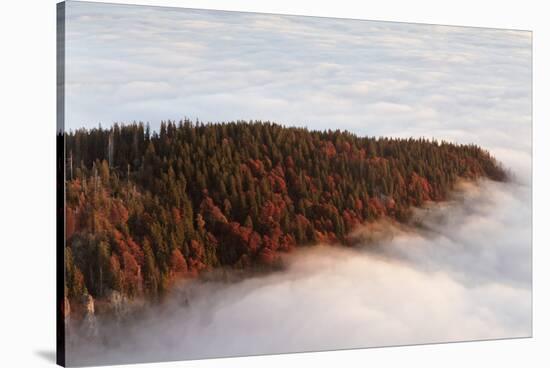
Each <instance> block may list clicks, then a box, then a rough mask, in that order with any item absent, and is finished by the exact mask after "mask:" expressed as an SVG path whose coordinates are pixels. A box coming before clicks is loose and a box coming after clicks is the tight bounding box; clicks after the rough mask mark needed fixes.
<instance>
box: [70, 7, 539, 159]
mask: <svg viewBox="0 0 550 368" xmlns="http://www.w3.org/2000/svg"><path fill="white" fill-rule="evenodd" d="M67 17H68V21H67V24H66V30H67V39H66V44H67V48H66V82H67V85H66V97H67V112H66V120H67V128H68V129H74V128H77V127H81V126H87V127H93V126H97V125H98V124H99V123H101V124H102V125H103V126H108V125H110V124H112V123H113V122H115V121H118V122H131V121H134V120H136V121H144V122H150V123H151V125H152V126H153V127H155V126H158V124H159V122H160V121H161V120H167V119H172V120H179V119H181V118H183V117H189V118H191V119H196V118H198V119H200V120H203V121H228V120H237V119H244V120H250V119H253V120H254V119H262V120H271V121H276V122H279V123H282V124H286V125H300V126H307V127H309V128H312V129H329V128H332V129H336V128H339V129H348V130H350V131H352V132H355V133H357V134H360V135H370V136H379V135H391V136H400V137H409V136H416V137H418V136H426V137H435V138H438V139H447V140H452V141H457V142H461V143H476V144H479V145H482V146H483V147H486V148H488V149H491V150H494V149H499V150H519V151H522V152H524V153H530V149H531V124H530V122H531V33H530V32H525V31H510V30H496V29H479V28H466V27H448V26H436V25H418V24H406V23H392V22H378V21H376V22H375V21H360V20H345V19H330V18H316V17H301V16H277V15H263V14H253V13H237V12H214V11H201V10H188V9H177V8H162V7H141V6H126V5H112V4H92V3H78V2H69V3H68V5H67ZM505 159H506V158H505Z"/></svg>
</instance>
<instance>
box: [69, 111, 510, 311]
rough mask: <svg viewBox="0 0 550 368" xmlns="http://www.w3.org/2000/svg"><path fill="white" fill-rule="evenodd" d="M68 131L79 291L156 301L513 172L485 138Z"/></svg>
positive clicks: (226, 129) (170, 126)
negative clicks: (464, 183) (463, 183)
mask: <svg viewBox="0 0 550 368" xmlns="http://www.w3.org/2000/svg"><path fill="white" fill-rule="evenodd" d="M65 139H66V163H67V167H66V178H67V183H66V184H67V188H66V190H67V191H66V196H67V205H66V237H67V244H66V245H67V248H66V293H67V294H66V295H68V297H69V299H71V300H78V298H82V296H84V295H86V294H90V295H92V296H93V297H94V298H102V297H104V296H105V295H106V294H107V293H108V292H109V291H111V290H116V291H119V292H120V293H121V294H122V295H124V296H127V297H129V298H132V297H136V296H146V297H148V298H150V299H154V298H156V297H158V296H160V295H162V294H163V293H164V292H165V291H166V290H168V289H169V287H170V285H171V283H173V282H174V280H176V279H177V278H178V277H184V276H195V275H197V274H198V273H200V272H201V271H203V270H208V269H213V268H217V267H220V266H227V267H234V268H248V267H264V266H265V267H270V266H272V265H274V264H276V263H277V260H278V253H279V252H286V251H289V250H291V249H292V248H293V247H295V246H300V245H305V244H314V243H317V242H320V241H324V242H331V243H342V244H347V242H348V239H347V235H348V234H349V233H350V232H351V230H352V229H354V227H356V226H357V225H359V224H361V223H364V222H366V221H374V220H376V219H378V218H380V217H384V216H385V217H389V218H391V219H394V220H396V221H399V222H406V221H407V220H408V218H409V216H410V212H411V208H412V207H414V206H421V205H422V204H423V203H424V202H426V201H442V200H445V199H446V198H447V196H448V193H449V192H450V191H451V190H452V188H453V185H454V183H456V181H457V180H458V179H459V178H466V179H477V178H480V177H486V178H489V179H492V180H497V181H504V180H506V173H505V171H504V170H503V169H502V168H501V166H500V165H499V164H498V163H497V162H496V161H495V159H494V158H493V157H491V156H490V154H489V153H488V152H487V151H485V150H483V149H481V148H480V147H477V146H474V145H456V144H450V143H446V142H438V141H432V140H426V139H393V138H369V137H366V138H362V137H357V136H356V135H354V134H351V133H349V132H345V131H325V132H319V131H308V130H306V129H302V128H289V127H283V126H280V125H276V124H273V123H269V122H267V123H266V122H233V123H222V124H200V123H191V122H190V121H184V122H180V123H178V124H175V123H170V122H169V123H163V124H162V125H161V127H160V130H159V131H158V132H154V133H152V132H150V130H149V128H148V127H146V126H144V125H143V124H131V125H125V126H120V125H114V126H113V127H112V128H109V129H101V128H99V129H92V130H85V129H82V130H77V131H76V132H70V133H67V134H66V135H65Z"/></svg>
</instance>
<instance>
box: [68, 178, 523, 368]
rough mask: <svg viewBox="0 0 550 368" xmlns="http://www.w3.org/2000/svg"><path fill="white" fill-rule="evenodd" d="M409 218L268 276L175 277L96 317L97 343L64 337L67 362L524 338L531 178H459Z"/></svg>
mask: <svg viewBox="0 0 550 368" xmlns="http://www.w3.org/2000/svg"><path fill="white" fill-rule="evenodd" d="M415 219H416V221H417V224H418V227H417V229H416V230H413V229H411V228H404V227H402V226H397V225H392V224H389V223H386V224H384V223H380V224H378V225H375V226H366V227H364V228H361V229H358V230H357V232H356V233H355V234H354V235H355V237H356V238H357V239H358V240H359V242H360V244H361V245H360V246H358V247H356V248H344V247H341V246H329V245H323V244H320V245H317V246H312V247H308V248H306V249H300V250H298V251H296V252H294V253H292V254H291V255H289V256H288V257H286V258H285V264H286V267H285V269H284V270H282V271H277V272H273V273H271V274H268V275H263V276H256V277H248V278H244V279H242V280H240V281H236V282H231V283H227V282H214V281H211V282H202V281H191V282H185V283H182V284H181V285H180V286H179V287H178V288H177V291H175V292H174V294H173V295H172V296H171V297H170V298H169V299H168V300H167V301H166V302H165V303H164V304H163V305H162V306H157V307H154V308H152V310H150V311H149V313H147V314H146V315H145V316H143V317H142V318H141V319H140V320H136V321H134V322H133V323H132V324H131V325H120V324H114V323H113V324H108V323H101V322H100V324H99V328H100V331H102V334H106V335H108V336H109V339H108V341H105V340H103V341H99V340H96V341H88V342H86V343H85V344H77V345H69V346H68V347H67V348H68V349H67V361H68V364H70V365H86V364H106V363H111V364H112V363H133V362H146V361H154V360H181V359H194V358H205V357H220V356H236V355H253V354H267V353H282V352H299V351H313V350H329V349H330V350H333V349H347V348H362V347H379V346H390V345H404V344H421V343H433V342H450V341H465V340H482V339H497V338H514V337H528V336H530V335H531V328H532V325H531V190H530V185H528V184H518V183H504V184H503V183H495V182H489V181H482V182H480V183H478V184H472V183H462V184H460V185H459V186H458V188H457V191H456V193H455V194H454V195H453V198H452V199H451V200H450V201H449V202H446V203H444V204H434V205H431V206H428V207H427V208H425V209H419V210H418V211H417V213H416V214H415Z"/></svg>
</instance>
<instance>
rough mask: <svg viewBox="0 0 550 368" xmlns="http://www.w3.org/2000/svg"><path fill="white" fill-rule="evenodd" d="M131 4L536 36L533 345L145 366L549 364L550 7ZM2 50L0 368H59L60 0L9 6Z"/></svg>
mask: <svg viewBox="0 0 550 368" xmlns="http://www.w3.org/2000/svg"><path fill="white" fill-rule="evenodd" d="M112 2H121V3H122V2H128V1H112ZM132 3H135V4H154V5H170V6H182V7H192V8H207V9H225V10H244V11H258V12H273V13H284V14H304V15H319V16H331V17H344V18H361V19H375V20H393V21H410V22H423V23H438V24H450V25H468V26H484V27H499V28H518V29H529V30H533V31H534V35H533V42H534V53H533V55H534V78H533V84H534V85H533V87H534V113H533V117H534V229H535V231H534V269H533V271H534V323H535V324H534V330H533V333H534V338H533V339H523V340H506V341H490V342H477V343H454V344H442V345H426V346H410V347H399V348H381V349H365V350H354V351H340V352H325V353H314V354H292V355H279V356H264V357H251V358H238V359H237V358H234V359H214V360H203V361H193V362H177V363H163V364H160V363H159V364H148V365H141V366H142V367H144V368H145V367H156V366H164V367H168V366H170V367H172V366H173V367H203V368H206V367H221V366H223V367H257V366H263V367H280V366H310V365H311V366H323V367H333V366H351V367H363V366H366V365H369V366H375V367H378V366H390V367H391V366H412V367H416V366H418V367H423V368H428V367H441V366H445V367H464V366H473V367H477V366H491V367H497V366H502V367H517V366H529V367H543V366H548V361H550V359H549V358H548V346H550V336H549V334H550V330H549V328H548V326H549V325H550V323H549V318H548V315H549V314H550V306H549V297H548V280H550V276H549V271H548V270H549V268H550V266H549V265H548V263H549V262H550V256H549V251H548V244H549V242H548V240H549V234H548V227H549V226H548V220H547V218H546V216H547V213H548V211H547V210H546V208H547V207H548V205H549V203H548V197H549V195H548V188H550V182H549V180H548V179H549V178H548V169H547V168H548V166H549V165H548V162H547V159H548V158H550V152H549V146H550V144H548V142H547V139H548V137H550V135H549V129H548V122H550V119H549V118H550V112H549V109H548V106H549V103H548V101H549V99H550V90H549V88H550V87H549V85H550V84H549V80H550V78H549V69H550V50H549V47H550V46H549V45H550V25H548V22H547V14H548V12H547V11H545V9H544V8H545V7H544V5H545V2H543V1H529V0H524V1H513V2H511V1H502V0H500V1H497V0H495V1H493V0H490V1H489V0H486V1H480V0H473V1H471V0H463V1H460V2H459V1H437V0H431V1H430V0H416V1H407V0H402V1H397V0H386V1H377V2H370V3H367V2H364V1H357V0H355V1H354V0H338V1H331V2H324V3H321V2H320V1H318V0H317V1H315V0H277V1H275V0H269V1H253V0H231V1H228V0H195V1H193V0H172V1H169V0H157V1H153V0H149V1H144V0H138V1H133V2H132ZM0 40H1V42H0V50H1V51H0V91H1V96H0V97H1V99H0V101H1V102H0V126H1V127H2V130H3V133H4V137H3V139H2V140H1V141H0V220H1V222H0V223H1V226H0V287H1V289H0V290H1V292H2V294H0V295H1V297H0V366H2V367H19V366H25V367H41V366H48V365H52V364H53V361H54V356H55V354H54V351H55V318H54V315H55V272H54V271H55V230H54V229H55V139H54V134H55V1H54V0H47V1H45V0H32V1H31V0H26V1H10V2H8V1H6V2H2V5H0ZM404 302H406V301H404ZM449 323H452V321H449ZM152 338H153V337H152Z"/></svg>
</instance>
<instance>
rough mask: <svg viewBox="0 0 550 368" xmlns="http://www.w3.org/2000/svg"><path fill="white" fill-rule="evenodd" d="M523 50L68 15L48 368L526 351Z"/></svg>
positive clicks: (251, 22)
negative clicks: (470, 349)
mask: <svg viewBox="0 0 550 368" xmlns="http://www.w3.org/2000/svg"><path fill="white" fill-rule="evenodd" d="M531 36H532V35H531V32H529V31H522V30H507V29H488V28H472V27H457V26H444V25H429V24H409V23H398V22H384V21H367V20H351V19H333V18H320V17H309V16H292V15H274V14H257V13H241V12H227V11H214V10H195V9H182V8H167V7H154V6H134V5H114V4H105V3H92V2H79V1H66V2H63V3H60V4H58V50H57V52H58V85H57V88H58V130H57V142H58V146H57V147H58V159H57V160H58V161H57V171H58V185H57V204H58V215H57V216H58V228H57V231H58V249H57V264H58V289H57V290H58V292H57V303H58V308H57V311H58V320H57V321H58V325H57V328H58V331H57V336H58V347H57V348H58V363H59V364H61V365H69V366H74V365H79V366H81V365H104V364H123V363H142V362H151V361H166V360H183V359H200V358H213V357H229V356H245V355H257V354H276V353H292V352H305V351H322V350H336V349H353V348H368V347H384V346H395V345H408V344H426V343H442V342H456V341H474V340H487V339H504V338H520V337H530V336H531V331H532V324H531V315H532V313H531V222H532V220H531V213H532V210H531V208H532V204H531V159H532V155H531V130H532V126H531V97H532V88H531V75H532V62H531V56H532V50H531V44H532V41H531Z"/></svg>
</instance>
